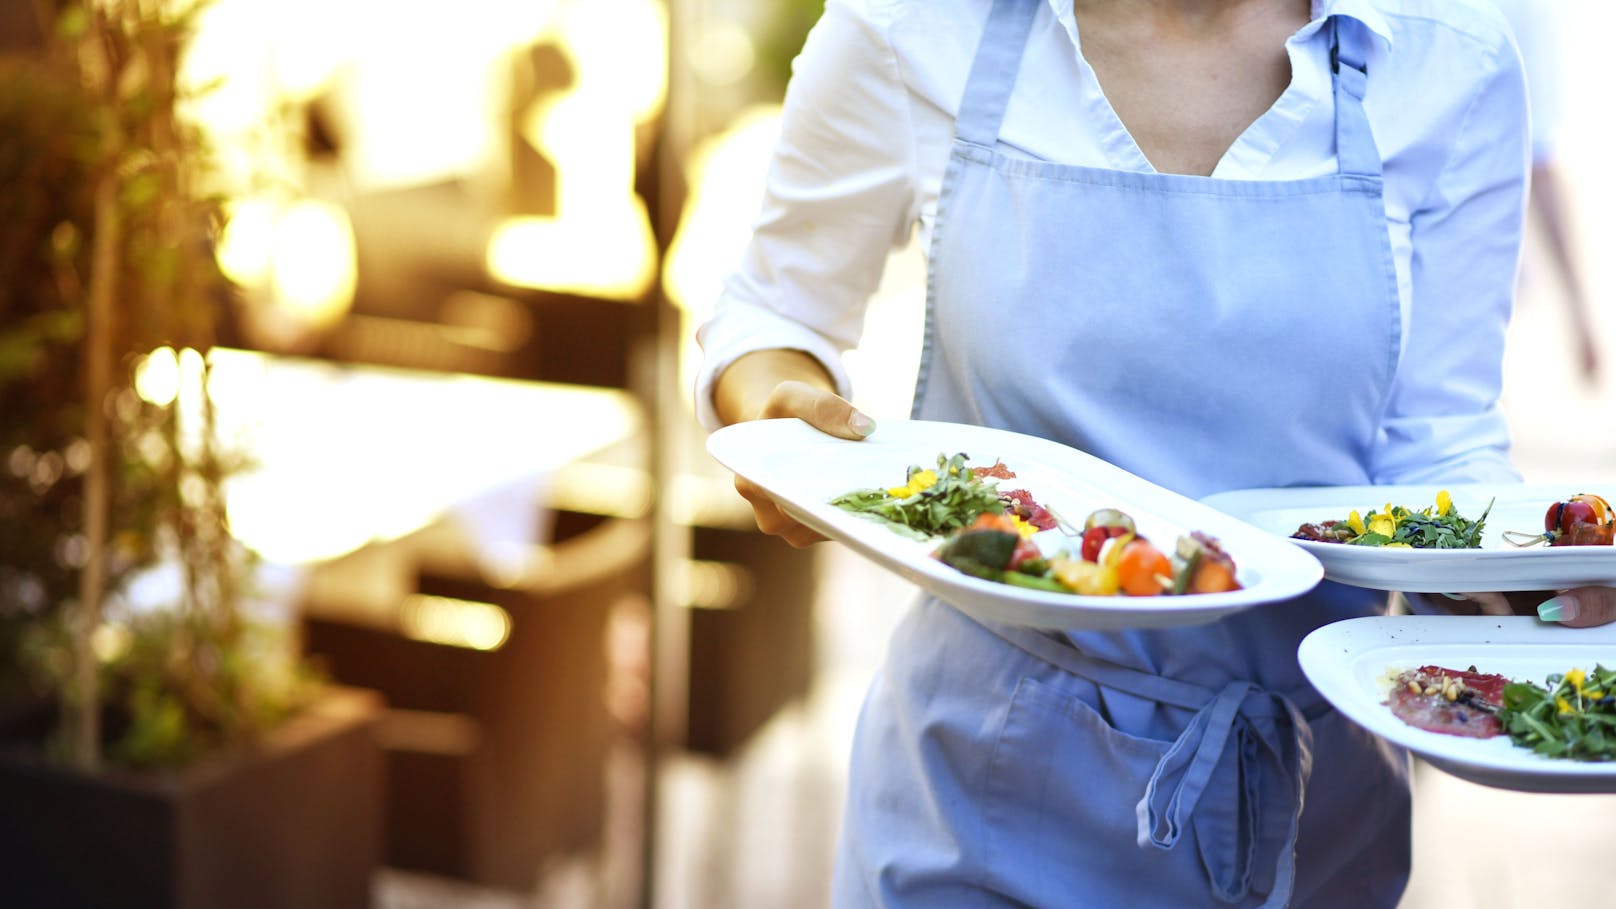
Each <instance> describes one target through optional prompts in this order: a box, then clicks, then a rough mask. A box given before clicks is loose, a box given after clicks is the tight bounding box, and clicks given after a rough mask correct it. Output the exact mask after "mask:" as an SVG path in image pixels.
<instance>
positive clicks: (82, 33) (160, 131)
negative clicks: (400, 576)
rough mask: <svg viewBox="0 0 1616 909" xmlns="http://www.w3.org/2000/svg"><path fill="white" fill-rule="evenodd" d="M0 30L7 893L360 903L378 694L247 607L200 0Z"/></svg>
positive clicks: (1, 760)
mask: <svg viewBox="0 0 1616 909" xmlns="http://www.w3.org/2000/svg"><path fill="white" fill-rule="evenodd" d="M39 9H40V10H41V14H40V21H41V24H42V28H41V35H42V40H41V42H40V46H38V47H36V48H32V49H30V50H29V51H28V52H26V53H12V54H7V55H4V56H0V136H4V140H3V141H0V185H4V186H6V187H7V191H6V192H5V193H0V804H4V805H6V810H5V811H3V812H0V881H4V882H5V883H4V887H5V891H6V899H7V900H8V901H9V900H19V901H20V902H18V903H17V904H18V905H27V906H57V905H60V906H88V905H94V906H185V907H189V906H199V907H200V906H223V905H229V906H232V907H243V906H297V907H299V909H303V907H316V906H344V907H346V906H354V905H364V904H365V903H366V902H368V898H369V897H368V892H369V878H370V874H371V871H372V866H373V864H374V863H375V860H376V856H377V854H378V850H379V845H378V844H379V834H380V818H379V816H378V814H379V811H380V808H379V805H380V778H379V773H380V756H379V752H378V750H377V747H376V744H375V741H374V734H373V733H374V725H375V723H376V721H377V718H378V716H379V704H378V703H377V699H376V698H375V697H374V696H373V695H370V694H368V693H363V692H355V691H352V690H341V689H334V688H331V687H329V686H323V685H320V684H319V683H318V681H317V680H316V679H314V677H313V676H312V675H311V674H310V673H309V672H307V671H306V668H305V667H303V666H302V665H300V664H299V662H298V661H297V659H296V657H295V653H296V648H295V646H294V645H293V644H292V642H291V641H290V640H288V639H286V638H285V637H284V636H283V635H282V634H280V633H278V631H277V629H275V628H273V627H268V626H265V625H263V624H262V623H259V622H256V621H255V620H254V619H253V617H252V615H251V613H250V611H249V610H248V609H247V608H246V605H247V604H248V603H250V602H251V598H252V595H253V578H254V571H253V568H254V566H253V560H252V558H251V555H250V553H248V552H246V551H245V550H244V549H243V547H241V546H240V545H239V544H238V543H237V542H236V541H235V540H234V539H233V538H232V537H231V535H230V533H229V529H228V523H227V521H226V514H225V504H224V497H223V494H222V490H223V484H224V480H225V478H226V477H227V476H228V475H229V474H230V473H231V472H232V471H233V470H235V469H238V468H239V467H240V466H241V465H242V459H241V458H240V457H239V455H238V454H237V453H235V452H231V451H229V450H227V449H226V448H225V446H223V445H222V444H221V443H220V440H219V439H218V438H217V434H216V433H215V432H214V431H213V411H212V405H211V401H210V398H209V396H208V394H207V387H208V365H207V363H208V360H207V354H208V351H209V350H210V349H211V347H212V344H213V342H214V333H215V322H216V314H217V313H219V312H220V311H221V307H222V305H223V304H224V301H225V300H226V298H227V295H228V292H229V287H228V284H227V282H226V281H225V280H224V279H223V278H222V277H221V276H220V274H219V272H218V270H217V267H216V265H215V263H214V259H213V254H212V235H213V233H214V231H215V230H216V228H217V226H218V222H219V212H218V208H219V204H218V200H217V199H216V198H214V197H212V196H211V195H210V194H209V191H208V190H207V188H206V184H205V180H206V178H207V176H208V173H209V171H208V163H209V160H210V158H209V150H208V148H207V146H206V143H205V141H204V140H203V138H202V136H201V133H200V132H199V131H198V130H197V129H196V128H195V127H194V126H192V125H190V124H188V123H187V122H185V120H184V119H183V118H182V117H181V116H180V110H181V108H182V104H183V101H184V98H183V97H182V91H181V88H180V82H179V79H178V70H179V59H180V55H181V52H182V50H183V48H184V42H185V39H186V36H187V34H188V32H189V29H190V28H191V27H192V25H193V24H194V21H195V15H196V7H195V6H192V7H190V8H188V9H176V8H175V4H171V3H159V2H155V0H64V2H62V3H60V4H51V3H48V2H47V3H42V4H41V5H40V6H39Z"/></svg>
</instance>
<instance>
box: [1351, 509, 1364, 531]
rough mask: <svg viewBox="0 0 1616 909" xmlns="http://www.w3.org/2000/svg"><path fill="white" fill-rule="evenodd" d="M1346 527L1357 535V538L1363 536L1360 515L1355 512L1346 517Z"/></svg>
mask: <svg viewBox="0 0 1616 909" xmlns="http://www.w3.org/2000/svg"><path fill="white" fill-rule="evenodd" d="M1347 526H1348V527H1351V528H1352V532H1353V533H1355V534H1358V535H1359V536H1363V534H1364V525H1363V517H1362V516H1361V515H1359V514H1358V512H1357V511H1354V512H1353V513H1352V514H1349V515H1347Z"/></svg>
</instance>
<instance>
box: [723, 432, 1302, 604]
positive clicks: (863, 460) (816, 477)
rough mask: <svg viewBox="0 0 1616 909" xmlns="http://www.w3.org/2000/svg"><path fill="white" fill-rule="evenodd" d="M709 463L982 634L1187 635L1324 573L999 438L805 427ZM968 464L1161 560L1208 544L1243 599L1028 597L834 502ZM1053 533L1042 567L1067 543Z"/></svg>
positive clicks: (1251, 538) (1236, 531)
mask: <svg viewBox="0 0 1616 909" xmlns="http://www.w3.org/2000/svg"><path fill="white" fill-rule="evenodd" d="M707 451H708V453H709V454H711V455H712V456H713V457H714V458H715V459H716V460H717V461H718V462H719V463H720V464H723V465H724V466H725V467H727V468H729V469H730V470H732V471H734V472H735V473H737V474H739V475H740V476H743V477H746V478H747V479H749V480H751V481H752V482H754V483H757V484H758V485H759V486H761V487H763V489H765V490H767V491H768V492H769V494H770V495H772V496H773V497H774V498H775V500H776V501H777V502H778V503H779V504H780V506H781V507H782V508H783V509H784V510H785V511H786V512H787V513H788V514H790V515H792V516H793V517H795V518H796V519H797V520H799V521H801V522H802V523H803V524H805V525H807V526H809V527H811V528H813V529H814V530H816V531H818V532H819V533H820V534H823V535H824V536H826V537H828V538H830V539H832V540H836V541H839V542H841V543H844V544H846V545H847V546H849V547H851V548H852V549H854V550H855V551H856V552H858V553H860V554H862V555H864V556H865V557H867V558H869V559H871V560H873V561H874V562H876V563H877V564H879V565H881V566H883V567H885V568H888V569H890V570H892V571H894V572H897V573H898V574H900V575H901V576H903V577H905V578H907V579H909V580H910V581H912V582H914V583H915V584H917V585H919V586H920V587H921V588H922V589H924V590H925V591H926V592H928V593H931V594H933V595H935V596H936V597H938V598H939V599H942V600H944V601H945V602H948V603H951V604H953V605H954V606H955V607H957V608H959V609H960V610H962V611H964V612H965V613H967V614H968V615H971V616H974V617H976V618H978V619H981V620H984V621H992V622H1003V623H1007V624H1019V625H1029V626H1035V627H1041V628H1051V629H1091V630H1098V629H1118V628H1147V627H1148V628H1158V627H1169V626H1176V625H1193V624H1199V623H1204V622H1209V621H1212V620H1215V619H1218V618H1220V617H1222V616H1225V615H1228V614H1229V613H1232V612H1235V611H1238V610H1242V609H1247V608H1250V607H1252V606H1256V605H1258V604H1262V603H1272V602H1278V601H1281V600H1287V599H1291V598H1294V597H1297V596H1300V595H1301V594H1304V593H1306V592H1307V591H1309V590H1311V589H1312V588H1313V587H1314V586H1315V585H1317V584H1318V582H1319V580H1320V578H1321V577H1322V575H1323V569H1322V568H1321V567H1320V566H1319V563H1318V561H1317V560H1316V559H1315V558H1313V556H1311V555H1309V554H1308V553H1307V552H1305V551H1304V550H1302V549H1301V548H1299V547H1297V546H1293V545H1291V543H1290V542H1288V541H1286V540H1283V539H1280V538H1277V537H1275V536H1273V535H1272V534H1269V533H1267V532H1264V531H1262V530H1258V529H1257V528H1255V527H1252V526H1250V525H1249V524H1246V523H1244V522H1242V521H1240V520H1238V519H1236V518H1233V517H1231V516H1229V515H1228V514H1225V513H1223V512H1221V511H1218V510H1216V509H1214V508H1210V507H1208V506H1206V505H1203V504H1201V503H1199V502H1196V501H1195V500H1193V499H1190V498H1188V497H1185V496H1181V495H1179V494H1177V493H1174V492H1171V491H1169V490H1167V489H1164V488H1162V487H1160V486H1157V485H1155V484H1152V483H1149V482H1146V481H1145V480H1143V479H1141V478H1140V477H1137V476H1135V475H1133V474H1131V473H1128V472H1127V471H1124V470H1122V469H1121V468H1118V467H1116V466H1115V465H1113V464H1110V463H1107V462H1105V461H1102V460H1100V459H1098V458H1095V457H1093V456H1091V455H1088V454H1085V453H1083V452H1080V451H1077V450H1075V449H1072V448H1068V447H1066V446H1064V445H1060V444H1058V443H1055V442H1050V441H1048V440H1045V439H1039V438H1035V437H1032V436H1026V435H1021V434H1019V433H1013V432H1006V431H1004V430H997V429H987V428H984V427H980V426H969V425H964V424H956V423H942V422H934V421H923V420H887V421H883V422H882V423H881V424H880V426H879V427H878V428H877V430H876V432H875V434H874V435H872V436H871V437H870V438H868V439H866V440H864V441H858V442H853V441H846V440H843V439H837V438H835V437H833V436H829V435H826V434H824V433H822V432H819V431H817V430H815V429H813V428H812V427H810V426H809V425H808V424H806V423H804V422H802V421H800V420H795V419H792V420H759V421H754V422H749V423H739V424H736V425H734V426H729V427H726V428H723V429H720V430H718V431H716V432H714V433H713V434H712V435H711V436H709V437H708V440H707ZM961 452H963V453H965V454H966V455H967V457H968V459H969V462H970V464H972V465H973V466H974V465H982V466H987V465H991V464H993V462H994V461H995V460H1002V461H1003V462H1004V463H1005V465H1006V466H1007V467H1009V468H1010V469H1011V470H1013V471H1015V473H1016V478H1015V479H1013V480H1002V481H1000V483H999V486H1000V488H1001V489H1005V490H1010V489H1026V490H1027V491H1028V492H1029V493H1031V494H1032V496H1033V497H1034V499H1036V500H1037V501H1038V502H1039V503H1041V504H1043V505H1044V506H1045V507H1047V508H1050V509H1052V510H1054V511H1055V512H1057V513H1059V514H1060V515H1061V516H1063V517H1064V518H1066V519H1067V520H1070V521H1074V522H1076V523H1078V524H1081V523H1082V521H1083V519H1084V517H1086V516H1087V515H1088V514H1089V513H1090V512H1091V511H1093V510H1095V509H1097V508H1102V507H1111V508H1118V509H1121V510H1123V511H1125V512H1127V513H1128V514H1129V515H1131V516H1132V517H1133V518H1134V521H1135V523H1136V525H1137V527H1138V531H1139V533H1140V534H1141V535H1143V536H1146V537H1148V538H1150V539H1151V540H1152V541H1153V542H1155V543H1156V544H1157V546H1158V547H1161V548H1162V549H1163V550H1164V551H1171V549H1172V547H1173V546H1174V544H1175V542H1176V541H1177V539H1178V536H1179V535H1180V534H1182V533H1188V532H1190V531H1193V530H1200V531H1204V532H1206V533H1209V534H1212V535H1213V536H1215V537H1217V538H1218V539H1219V540H1220V541H1221V542H1222V544H1223V548H1224V549H1225V550H1226V551H1227V552H1228V553H1229V555H1230V556H1231V557H1232V558H1233V559H1234V561H1235V564H1236V566H1237V578H1238V580H1239V581H1240V583H1241V584H1242V585H1243V589H1241V590H1237V591H1230V592H1227V593H1215V594H1197V595H1190V596H1160V597H1140V598H1134V597H1126V596H1115V597H1101V596H1078V595H1076V594H1066V593H1058V592H1051V591H1040V590H1028V589H1024V588H1020V587H1012V586H1010V585H1007V584H1000V583H996V582H993V581H987V580H983V579H980V578H975V577H971V576H969V575H966V574H963V573H961V572H959V571H956V570H954V569H953V568H950V567H948V566H947V565H944V564H943V563H941V562H939V561H937V560H936V559H934V558H932V557H931V552H932V551H933V550H934V549H935V548H936V546H937V543H938V542H940V541H931V542H923V541H916V540H911V539H907V538H904V537H903V536H901V535H899V534H897V533H894V532H893V531H892V530H891V529H889V528H887V527H886V526H884V525H882V524H879V523H877V522H874V521H871V520H869V519H866V518H862V517H859V516H857V515H854V514H850V513H848V512H846V511H843V510H842V509H840V508H837V507H836V506H834V505H832V504H830V500H831V499H833V498H835V497H836V496H839V495H841V494H843V493H846V492H851V491H853V490H855V489H871V488H880V487H887V486H894V485H901V484H902V483H903V481H904V478H905V475H906V471H907V470H908V468H909V467H910V466H911V465H917V464H918V465H921V466H923V467H927V468H931V467H935V466H936V463H937V456H938V455H939V454H946V455H953V454H957V453H961ZM1059 534H1060V531H1046V532H1045V533H1044V534H1041V535H1040V539H1039V541H1038V542H1039V544H1040V546H1041V547H1042V548H1043V549H1044V550H1045V552H1046V553H1050V552H1052V551H1053V549H1054V547H1055V545H1056V544H1057V543H1058V542H1059V541H1058V540H1055V539H1049V537H1050V536H1051V535H1057V536H1058V535H1059Z"/></svg>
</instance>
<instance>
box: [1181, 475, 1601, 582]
mask: <svg viewBox="0 0 1616 909" xmlns="http://www.w3.org/2000/svg"><path fill="white" fill-rule="evenodd" d="M1442 489H1447V490H1448V491H1449V492H1450V493H1451V494H1452V496H1453V507H1454V508H1456V509H1458V510H1459V513H1460V514H1462V515H1464V516H1465V517H1467V518H1478V517H1480V516H1481V514H1482V512H1483V511H1484V510H1485V509H1486V508H1487V503H1488V502H1489V501H1491V502H1493V506H1492V511H1491V512H1490V513H1488V515H1487V523H1486V526H1485V528H1484V531H1483V534H1482V540H1481V548H1480V549H1387V548H1385V547H1380V546H1347V545H1344V544H1341V543H1316V542H1311V541H1307V540H1293V541H1292V542H1294V543H1295V544H1296V545H1298V546H1300V547H1302V548H1303V549H1306V550H1307V551H1308V552H1310V553H1312V554H1313V555H1314V556H1315V557H1316V558H1317V559H1318V560H1319V561H1320V562H1322V563H1323V564H1324V576H1325V577H1326V578H1329V579H1330V580H1332V581H1339V582H1341V583H1343V584H1351V585H1353V586H1356V587H1371V588H1374V589H1376V590H1403V591H1408V592H1410V593H1471V592H1476V591H1504V590H1563V589H1565V588H1568V587H1580V586H1583V585H1585V584H1616V546H1554V547H1550V546H1545V545H1541V544H1540V545H1537V546H1530V547H1524V548H1523V547H1520V546H1515V545H1513V544H1511V543H1509V542H1507V541H1506V540H1505V539H1504V536H1503V534H1504V531H1506V530H1514V531H1521V532H1523V533H1528V534H1532V533H1537V532H1539V531H1541V530H1542V529H1543V516H1544V513H1545V512H1546V511H1548V508H1549V505H1550V504H1551V503H1554V502H1557V501H1561V500H1563V499H1566V498H1569V497H1570V496H1573V495H1576V494H1578V493H1594V494H1596V495H1602V496H1604V497H1605V498H1606V499H1612V500H1613V501H1616V498H1613V497H1616V489H1613V488H1612V487H1611V486H1610V485H1609V484H1603V485H1601V484H1591V485H1589V486H1586V487H1575V488H1573V487H1568V486H1566V485H1554V486H1548V485H1540V484H1490V485H1489V484H1476V485H1456V486H1445V487H1444V486H1319V487H1299V488H1288V489H1241V490H1235V491H1233V492H1221V493H1218V494H1216V495H1211V496H1208V497H1207V498H1206V499H1204V500H1203V501H1204V502H1205V503H1206V504H1208V505H1211V506H1212V507H1214V508H1217V509H1219V510H1221V511H1226V512H1228V513H1229V514H1231V515H1234V516H1235V517H1238V518H1240V519H1242V520H1244V521H1246V522H1248V523H1251V524H1254V525H1256V526H1258V527H1261V528H1263V529H1264V530H1267V531H1270V532H1272V533H1274V534H1278V535H1280V536H1283V537H1287V538H1289V537H1290V535H1291V534H1293V533H1295V532H1296V529H1297V528H1298V527H1300V526H1301V525H1302V524H1304V523H1314V524H1316V523H1320V522H1322V521H1326V520H1332V519H1334V520H1342V519H1345V518H1346V516H1347V514H1348V513H1349V512H1351V511H1354V510H1357V511H1359V512H1360V513H1364V514H1367V513H1368V512H1369V510H1370V509H1380V508H1383V507H1384V506H1385V505H1386V504H1387V503H1388V502H1389V503H1391V504H1392V505H1403V506H1405V507H1408V508H1412V509H1421V508H1426V507H1428V506H1430V505H1432V504H1433V503H1435V502H1436V494H1437V492H1439V491H1440V490H1442Z"/></svg>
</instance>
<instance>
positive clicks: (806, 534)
mask: <svg viewBox="0 0 1616 909" xmlns="http://www.w3.org/2000/svg"><path fill="white" fill-rule="evenodd" d="M735 491H736V492H738V493H740V494H741V498H743V499H745V500H746V501H747V504H749V505H751V506H752V518H753V520H755V521H757V526H758V530H761V531H763V532H764V533H766V534H770V535H772V536H777V537H779V538H781V539H782V540H785V541H786V542H787V543H790V544H791V545H792V546H795V547H796V548H798V549H804V548H806V547H808V546H812V545H813V544H815V543H819V542H823V541H824V539H825V538H824V537H822V536H820V535H819V534H818V533H816V532H814V531H813V530H810V529H808V528H807V527H805V526H803V525H802V524H801V523H800V522H798V521H797V519H796V518H793V517H791V516H790V515H788V514H786V513H785V512H783V511H781V510H780V506H778V505H776V504H775V503H774V499H772V498H770V497H769V494H768V493H767V492H764V491H763V488H762V487H760V486H758V485H757V484H756V483H753V482H752V481H751V480H747V479H745V478H743V477H736V478H735Z"/></svg>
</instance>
